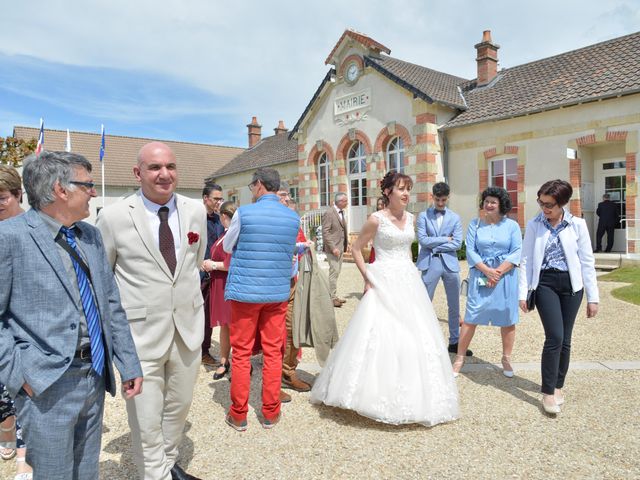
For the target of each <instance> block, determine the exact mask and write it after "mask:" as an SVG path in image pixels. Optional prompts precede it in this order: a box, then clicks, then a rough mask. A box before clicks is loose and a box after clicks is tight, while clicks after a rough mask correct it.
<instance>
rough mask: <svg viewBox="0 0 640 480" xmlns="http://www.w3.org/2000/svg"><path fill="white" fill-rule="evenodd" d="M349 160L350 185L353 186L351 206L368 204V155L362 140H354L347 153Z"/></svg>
mask: <svg viewBox="0 0 640 480" xmlns="http://www.w3.org/2000/svg"><path fill="white" fill-rule="evenodd" d="M347 159H348V162H349V186H350V188H351V206H352V207H357V206H363V205H366V204H367V181H366V174H367V157H366V153H365V150H364V145H363V144H362V142H357V141H356V142H353V143H352V144H351V147H350V148H349V153H348V154H347Z"/></svg>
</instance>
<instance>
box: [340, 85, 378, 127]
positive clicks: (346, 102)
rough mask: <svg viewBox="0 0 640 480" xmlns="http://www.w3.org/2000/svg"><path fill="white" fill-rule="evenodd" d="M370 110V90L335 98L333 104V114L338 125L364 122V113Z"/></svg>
mask: <svg viewBox="0 0 640 480" xmlns="http://www.w3.org/2000/svg"><path fill="white" fill-rule="evenodd" d="M370 108H371V89H370V88H365V89H364V90H361V91H359V92H354V93H350V94H349V95H343V96H342V97H337V98H336V99H335V100H334V102H333V114H334V116H335V117H336V120H338V122H339V123H343V122H344V123H351V122H353V121H357V120H364V118H366V116H365V115H364V113H365V112H366V111H368V110H369V109H370Z"/></svg>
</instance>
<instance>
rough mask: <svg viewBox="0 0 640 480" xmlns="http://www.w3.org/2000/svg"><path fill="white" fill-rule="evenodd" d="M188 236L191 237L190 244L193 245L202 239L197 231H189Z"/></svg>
mask: <svg viewBox="0 0 640 480" xmlns="http://www.w3.org/2000/svg"><path fill="white" fill-rule="evenodd" d="M187 238H188V239H189V245H193V244H194V243H196V242H197V241H198V240H200V235H198V234H197V233H196V232H189V233H187Z"/></svg>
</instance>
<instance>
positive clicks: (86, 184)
mask: <svg viewBox="0 0 640 480" xmlns="http://www.w3.org/2000/svg"><path fill="white" fill-rule="evenodd" d="M69 183H71V184H72V185H80V186H81V187H85V188H88V189H89V190H93V189H94V188H96V184H95V183H93V182H78V181H76V180H71V181H70V182H69Z"/></svg>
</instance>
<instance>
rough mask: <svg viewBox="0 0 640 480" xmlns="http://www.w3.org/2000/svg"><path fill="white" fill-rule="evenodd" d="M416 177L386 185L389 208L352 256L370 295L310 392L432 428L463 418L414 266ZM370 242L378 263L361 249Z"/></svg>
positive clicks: (387, 180) (388, 179)
mask: <svg viewBox="0 0 640 480" xmlns="http://www.w3.org/2000/svg"><path fill="white" fill-rule="evenodd" d="M412 186H413V182H412V181H411V178H410V177H408V176H406V175H403V174H400V173H395V172H389V173H387V174H386V175H385V177H384V178H383V179H382V181H381V189H382V193H383V196H384V197H385V200H386V203H387V207H386V208H385V209H384V210H380V211H378V212H375V213H373V214H371V216H370V217H369V219H368V220H367V222H366V224H365V226H364V227H363V229H362V232H361V234H360V236H359V237H358V240H357V241H356V242H355V244H354V246H353V249H352V252H353V257H354V259H355V262H356V265H357V267H358V269H359V270H360V273H361V274H362V277H363V278H364V282H365V295H364V296H363V297H362V300H361V301H360V304H359V305H358V307H357V308H356V311H355V313H354V314H353V317H352V318H351V320H350V321H349V324H348V326H347V328H346V330H345V332H344V334H343V335H342V338H341V339H340V341H339V342H338V344H337V345H336V347H335V348H334V350H333V351H332V352H331V355H330V356H329V359H328V360H327V363H326V365H325V367H324V368H323V370H322V371H321V372H320V374H319V375H318V377H317V379H316V381H315V384H314V385H313V389H312V390H311V402H312V403H324V404H326V405H330V406H335V407H340V408H346V409H349V410H354V411H356V412H358V413H359V414H360V415H364V416H365V417H369V418H372V419H373V420H377V421H379V422H384V423H390V424H395V425H398V424H406V423H420V424H423V425H427V426H431V425H436V424H438V423H443V422H448V421H451V420H455V419H456V418H458V391H457V388H456V384H455V380H454V377H453V371H452V369H451V361H450V359H449V354H448V353H447V348H446V344H445V341H444V337H443V335H442V331H441V330H440V326H439V325H438V320H437V317H436V314H435V312H434V310H433V306H432V305H431V301H430V300H429V296H428V295H427V291H426V289H425V287H424V284H423V283H422V279H421V278H420V273H419V272H418V270H417V269H416V267H415V265H414V264H413V263H412V261H411V260H412V259H411V243H412V242H413V240H414V238H415V232H414V226H413V215H412V214H411V213H409V212H407V211H406V207H407V204H408V203H409V192H410V190H411V187H412ZM371 239H373V246H374V248H375V251H376V260H375V262H374V263H372V264H370V265H369V266H368V267H367V266H366V264H365V262H364V259H363V258H362V253H361V249H362V247H363V246H364V245H366V244H367V243H368V242H369V241H370V240H371Z"/></svg>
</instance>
